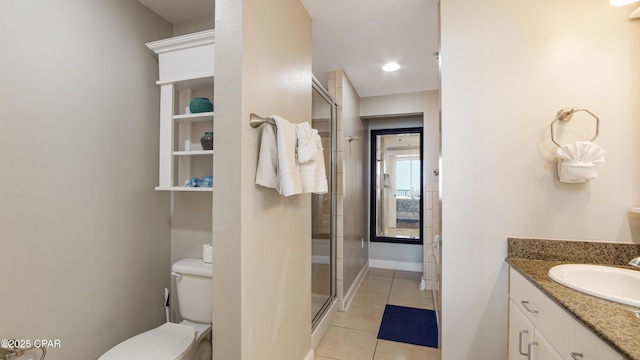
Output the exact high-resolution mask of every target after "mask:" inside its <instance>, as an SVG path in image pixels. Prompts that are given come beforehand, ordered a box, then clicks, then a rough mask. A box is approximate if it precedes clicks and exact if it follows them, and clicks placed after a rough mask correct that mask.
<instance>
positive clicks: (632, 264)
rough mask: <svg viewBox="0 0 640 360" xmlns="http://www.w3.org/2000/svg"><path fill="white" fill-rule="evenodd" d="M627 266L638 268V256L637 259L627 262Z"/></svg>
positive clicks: (639, 265)
mask: <svg viewBox="0 0 640 360" xmlns="http://www.w3.org/2000/svg"><path fill="white" fill-rule="evenodd" d="M629 265H631V266H635V267H640V256H638V257H637V258H634V259H633V260H631V261H629Z"/></svg>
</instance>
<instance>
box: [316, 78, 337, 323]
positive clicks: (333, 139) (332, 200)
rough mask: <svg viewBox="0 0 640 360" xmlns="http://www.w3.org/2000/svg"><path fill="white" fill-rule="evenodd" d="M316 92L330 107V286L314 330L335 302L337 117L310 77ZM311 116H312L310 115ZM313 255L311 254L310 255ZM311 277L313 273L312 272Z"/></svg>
mask: <svg viewBox="0 0 640 360" xmlns="http://www.w3.org/2000/svg"><path fill="white" fill-rule="evenodd" d="M313 91H316V92H317V93H318V94H319V95H320V96H321V97H322V98H323V99H324V100H325V101H327V103H328V104H329V105H330V106H331V119H330V129H331V130H330V134H331V135H330V143H331V151H330V159H329V169H327V170H328V171H327V177H328V178H329V179H328V180H329V184H330V188H329V202H330V205H329V208H330V210H329V213H330V215H329V249H330V250H329V272H330V275H329V277H330V279H331V284H330V286H329V288H330V291H329V293H330V294H329V298H328V299H327V300H326V301H325V303H324V304H323V305H322V307H320V309H319V310H318V312H317V313H315V314H312V317H311V327H312V329H315V328H316V326H317V324H318V323H319V322H320V321H321V320H322V318H323V317H324V315H325V313H326V312H327V310H328V309H329V308H330V307H331V304H332V303H333V302H334V301H335V300H336V298H337V297H336V296H337V295H336V292H337V291H336V221H335V214H336V211H335V210H336V201H335V196H336V184H335V181H334V180H335V168H336V165H335V160H336V159H337V157H336V150H337V149H336V146H337V143H336V131H337V115H338V104H337V103H336V102H335V100H333V98H332V97H331V95H329V92H328V91H327V89H325V88H324V86H322V84H321V83H320V82H319V81H318V79H316V77H315V76H312V92H313ZM312 116H313V114H312ZM312 255H313V253H312ZM312 276H313V272H312Z"/></svg>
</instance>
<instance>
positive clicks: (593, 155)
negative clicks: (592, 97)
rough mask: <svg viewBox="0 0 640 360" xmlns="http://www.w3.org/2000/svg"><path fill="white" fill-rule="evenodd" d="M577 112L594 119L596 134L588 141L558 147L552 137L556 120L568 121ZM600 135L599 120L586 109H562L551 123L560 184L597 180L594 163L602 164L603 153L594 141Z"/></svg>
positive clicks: (552, 139) (553, 139)
mask: <svg viewBox="0 0 640 360" xmlns="http://www.w3.org/2000/svg"><path fill="white" fill-rule="evenodd" d="M578 111H584V112H586V113H588V114H589V115H591V116H592V117H593V118H595V119H596V133H595V135H594V136H593V137H592V138H591V139H589V140H588V141H576V142H575V143H572V144H566V145H560V144H559V143H558V142H557V141H556V139H555V135H554V125H555V123H556V122H558V120H562V121H565V122H566V121H569V120H571V118H572V117H573V114H575V113H576V112H578ZM599 133H600V119H599V118H598V117H597V116H596V115H594V114H593V113H592V112H591V111H589V110H587V109H579V108H577V107H574V108H562V109H560V110H559V111H558V113H557V116H556V118H555V119H554V120H553V121H552V122H551V141H553V143H554V144H556V145H558V150H557V152H556V156H557V158H558V178H559V179H560V182H562V183H583V182H585V181H587V180H594V179H597V178H598V173H597V171H596V166H595V164H594V163H596V162H604V154H605V151H604V149H602V148H601V147H600V146H599V145H597V144H595V143H594V142H593V140H595V139H596V138H597V137H598V135H599Z"/></svg>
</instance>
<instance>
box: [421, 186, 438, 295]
mask: <svg viewBox="0 0 640 360" xmlns="http://www.w3.org/2000/svg"><path fill="white" fill-rule="evenodd" d="M423 219H424V230H423V231H424V240H423V247H422V248H423V251H424V255H423V261H424V264H423V265H424V268H423V269H424V278H425V279H426V281H427V289H432V286H431V280H432V276H431V263H432V257H431V254H432V249H433V247H432V246H433V238H434V236H436V235H438V234H440V202H439V196H438V185H427V186H426V189H425V192H424V217H423Z"/></svg>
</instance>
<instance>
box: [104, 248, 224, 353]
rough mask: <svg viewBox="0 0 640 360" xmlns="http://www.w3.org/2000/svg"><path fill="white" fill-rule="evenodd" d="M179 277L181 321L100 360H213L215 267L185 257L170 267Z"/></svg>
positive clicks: (123, 345) (134, 339)
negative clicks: (212, 318)
mask: <svg viewBox="0 0 640 360" xmlns="http://www.w3.org/2000/svg"><path fill="white" fill-rule="evenodd" d="M171 270H172V273H171V274H172V275H174V276H175V277H176V290H177V293H178V301H179V310H180V314H181V316H182V317H183V318H184V319H185V320H183V321H182V322H181V323H179V324H176V323H171V322H167V323H164V324H162V325H160V326H158V327H157V328H155V329H151V330H149V331H145V332H143V333H141V334H138V335H136V336H134V337H132V338H129V339H127V340H125V341H123V342H121V343H120V344H118V345H116V346H114V347H113V348H111V349H110V350H109V351H107V352H106V353H104V354H103V355H102V356H101V357H100V358H99V359H98V360H140V359H154V360H210V359H211V353H212V349H211V313H212V308H211V305H212V301H211V300H212V296H213V289H212V288H213V283H212V276H213V271H212V266H211V264H207V263H205V262H204V261H202V259H195V258H187V259H182V260H180V261H178V262H176V263H175V264H173V266H172V267H171Z"/></svg>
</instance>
